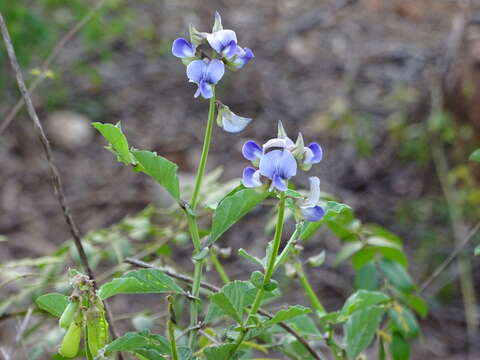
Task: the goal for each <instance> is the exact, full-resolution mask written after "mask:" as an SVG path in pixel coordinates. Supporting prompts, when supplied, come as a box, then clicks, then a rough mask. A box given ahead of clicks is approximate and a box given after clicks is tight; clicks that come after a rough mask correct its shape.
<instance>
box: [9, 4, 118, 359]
mask: <svg viewBox="0 0 480 360" xmlns="http://www.w3.org/2000/svg"><path fill="white" fill-rule="evenodd" d="M0 30H1V33H2V37H3V41H4V43H5V47H6V49H7V53H8V57H9V59H10V64H11V66H12V69H13V71H14V72H15V76H16V79H17V84H18V88H19V90H20V92H21V94H22V97H23V100H24V101H25V104H26V105H27V110H28V114H29V116H30V119H31V120H32V122H33V125H34V127H35V129H36V130H37V132H38V135H39V138H40V142H41V143H42V146H43V150H44V151H45V155H46V157H47V162H48V166H49V169H50V173H51V176H52V180H53V189H54V193H55V196H56V197H57V200H58V202H59V204H60V207H61V209H62V212H63V216H64V218H65V222H66V223H67V225H68V227H69V229H70V232H71V233H72V236H73V242H74V243H75V247H76V248H77V252H78V254H79V256H80V262H81V263H82V266H83V268H84V269H85V271H86V273H87V274H88V276H89V278H90V279H92V280H93V282H94V285H95V286H96V283H95V277H94V274H93V271H92V268H91V267H90V264H89V263H88V259H87V255H86V254H85V251H84V249H83V246H82V241H81V238H80V232H79V230H78V227H77V225H76V223H75V221H74V220H73V218H72V216H71V214H70V209H69V207H68V204H67V201H66V199H65V193H64V190H63V183H62V180H61V178H60V174H59V172H58V169H57V167H56V165H55V162H54V159H53V153H52V148H51V146H50V142H49V141H48V138H47V136H46V135H45V132H44V130H43V127H42V124H41V123H40V120H39V118H38V115H37V112H36V111H35V108H34V106H33V103H32V99H31V98H30V94H29V92H28V90H27V87H26V86H25V81H24V80H23V75H22V71H21V69H20V66H19V64H18V60H17V56H16V54H15V50H14V48H13V44H12V40H11V38H10V34H9V32H8V29H7V25H6V24H5V20H4V19H3V15H2V13H1V12H0ZM105 305H106V316H107V320H108V322H109V323H110V329H111V332H112V336H113V338H116V337H117V334H116V331H115V328H114V325H113V321H112V317H111V313H110V311H109V309H108V306H107V304H105ZM120 358H122V356H121V355H120Z"/></svg>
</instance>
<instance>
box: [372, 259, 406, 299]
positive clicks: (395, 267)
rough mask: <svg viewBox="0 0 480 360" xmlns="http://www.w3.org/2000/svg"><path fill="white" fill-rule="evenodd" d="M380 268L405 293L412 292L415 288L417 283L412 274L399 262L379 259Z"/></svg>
mask: <svg viewBox="0 0 480 360" xmlns="http://www.w3.org/2000/svg"><path fill="white" fill-rule="evenodd" d="M379 265H380V269H381V270H382V272H383V274H384V275H385V277H386V278H387V279H388V280H389V281H390V283H391V284H392V285H393V286H394V287H396V288H397V289H399V290H400V291H402V292H404V293H411V292H412V291H413V290H415V284H414V283H413V281H412V279H411V278H410V275H408V273H407V271H406V270H405V268H403V267H402V266H401V265H400V264H399V263H397V262H394V261H391V260H387V259H382V260H380V261H379Z"/></svg>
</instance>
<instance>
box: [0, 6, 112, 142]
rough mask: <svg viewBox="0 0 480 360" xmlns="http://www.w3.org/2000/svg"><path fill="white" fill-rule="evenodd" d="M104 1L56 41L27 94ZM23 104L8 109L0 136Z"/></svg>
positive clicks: (0, 126)
mask: <svg viewBox="0 0 480 360" xmlns="http://www.w3.org/2000/svg"><path fill="white" fill-rule="evenodd" d="M104 3H105V0H100V1H99V2H98V3H97V4H96V5H95V6H94V7H92V8H91V9H90V11H89V12H88V13H87V14H86V15H85V16H84V17H83V18H81V19H80V20H79V21H78V22H77V23H76V24H75V25H73V27H72V28H71V29H70V30H69V31H68V32H66V33H65V35H64V36H63V37H62V38H61V39H60V40H59V41H58V43H57V44H56V45H55V47H54V48H53V50H52V51H51V52H50V54H49V55H48V56H47V58H46V59H45V60H44V61H43V63H42V64H41V65H40V75H38V77H36V78H35V80H33V81H32V83H31V85H30V86H29V87H28V92H29V93H30V94H32V93H33V92H34V91H35V90H36V88H37V87H38V86H39V85H40V84H41V83H42V82H43V80H45V79H46V78H47V76H46V73H47V70H48V68H49V67H50V65H51V64H52V62H53V60H55V59H56V57H57V56H58V54H60V52H61V50H62V49H63V48H64V47H65V45H66V44H67V43H68V42H69V41H70V40H71V39H72V38H73V37H74V36H75V35H76V34H77V33H78V32H79V31H80V29H81V28H82V27H84V26H85V24H86V23H88V22H89V21H90V20H91V19H92V18H93V16H94V15H95V13H96V12H97V11H98V10H99V9H100V8H101V7H102V6H103V5H104ZM24 104H25V102H24V100H23V97H20V99H18V101H17V103H16V104H15V106H14V107H13V108H12V109H10V111H9V112H8V114H7V115H6V116H5V118H4V120H3V122H2V123H1V124H0V136H1V135H2V134H3V132H4V131H5V130H6V129H7V128H8V126H9V125H10V124H11V122H12V121H13V119H15V117H16V116H17V114H18V112H19V111H20V110H21V109H22V107H23V105H24Z"/></svg>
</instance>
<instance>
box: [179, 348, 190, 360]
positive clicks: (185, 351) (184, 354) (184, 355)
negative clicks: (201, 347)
mask: <svg viewBox="0 0 480 360" xmlns="http://www.w3.org/2000/svg"><path fill="white" fill-rule="evenodd" d="M177 351H178V359H179V360H192V359H194V358H193V355H192V350H190V349H189V348H188V347H185V346H180V347H179V348H178V349H177Z"/></svg>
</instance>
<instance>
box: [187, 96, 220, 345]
mask: <svg viewBox="0 0 480 360" xmlns="http://www.w3.org/2000/svg"><path fill="white" fill-rule="evenodd" d="M212 91H213V96H212V97H211V98H210V106H209V109H208V119H207V128H206V130H205V138H204V140H203V149H202V155H201V157H200V163H199V165H198V170H197V178H196V181H195V187H194V190H193V195H192V200H191V202H190V206H191V208H192V210H193V211H195V209H196V208H197V205H198V201H199V196H200V190H201V188H202V182H203V177H204V176H205V168H206V165H207V159H208V152H209V150H210V143H211V141H212V133H213V123H214V118H215V88H214V87H213V90H212ZM187 219H188V228H189V231H190V236H191V237H192V242H193V247H194V255H196V254H198V253H199V251H200V248H201V244H200V235H199V232H198V223H197V219H196V217H195V216H192V215H190V214H187ZM202 273H203V260H195V269H194V274H193V284H192V296H193V297H196V298H198V297H199V295H200V283H201V281H202ZM199 306H200V304H199V302H198V301H192V303H191V305H190V327H191V328H192V329H196V325H197V323H198V311H199ZM196 338H197V330H192V331H191V332H190V334H189V338H188V345H189V347H190V348H191V349H193V348H194V347H195V343H196Z"/></svg>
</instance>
